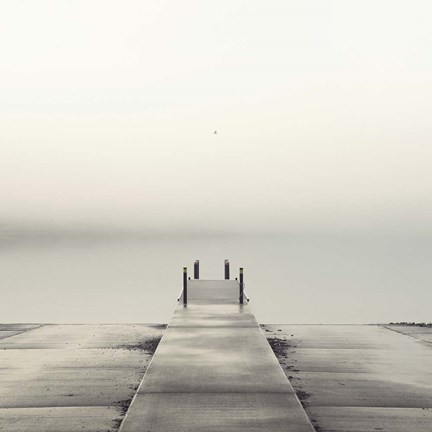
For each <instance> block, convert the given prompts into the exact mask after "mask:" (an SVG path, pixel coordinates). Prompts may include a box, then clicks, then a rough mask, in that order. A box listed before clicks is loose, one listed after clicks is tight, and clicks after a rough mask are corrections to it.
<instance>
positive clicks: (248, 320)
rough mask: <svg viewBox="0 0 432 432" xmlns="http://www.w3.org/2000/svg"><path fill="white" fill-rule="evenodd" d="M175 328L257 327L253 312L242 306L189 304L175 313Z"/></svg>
mask: <svg viewBox="0 0 432 432" xmlns="http://www.w3.org/2000/svg"><path fill="white" fill-rule="evenodd" d="M174 327H177V328H178V327H193V328H201V327H204V328H208V327H218V328H221V327H253V328H256V327H257V321H256V319H255V316H254V315H253V313H252V312H251V310H250V309H249V308H247V307H243V306H242V305H240V304H206V305H201V304H193V303H192V304H189V305H188V306H187V308H184V307H180V308H178V309H176V311H175V312H174V316H173V317H172V320H171V323H170V328H174Z"/></svg>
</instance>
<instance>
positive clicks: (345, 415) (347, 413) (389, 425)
mask: <svg viewBox="0 0 432 432" xmlns="http://www.w3.org/2000/svg"><path fill="white" fill-rule="evenodd" d="M308 411H310V413H311V415H312V416H313V417H314V418H317V419H319V424H320V430H321V431H325V432H377V431H382V432H386V431H387V432H410V431H412V432H418V431H422V432H423V431H430V430H431V424H432V409H428V408H379V407H372V408H371V407H366V408H365V407H310V408H309V409H308Z"/></svg>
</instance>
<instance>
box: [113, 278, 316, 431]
mask: <svg viewBox="0 0 432 432" xmlns="http://www.w3.org/2000/svg"><path fill="white" fill-rule="evenodd" d="M238 295H239V286H238V283H237V282H235V281H201V280H200V281H193V282H189V286H188V305H187V307H184V306H183V305H180V306H179V307H178V308H177V310H176V311H175V313H174V317H173V321H172V324H170V325H169V326H168V329H167V331H166V333H165V335H164V337H163V339H162V342H161V343H160V344H159V347H158V349H157V351H156V353H155V356H154V358H153V360H152V363H151V365H150V366H149V368H148V371H147V373H146V375H145V378H144V380H143V381H142V383H141V385H140V388H139V391H138V394H137V396H136V397H135V399H134V401H133V402H132V405H131V407H130V409H129V411H128V413H127V416H126V418H125V420H124V422H123V424H122V426H121V429H120V430H121V431H122V432H142V431H143V430H147V431H151V432H159V431H160V432H170V431H203V430H205V431H237V432H241V431H270V432H272V431H278V432H280V431H296V432H311V431H312V430H313V429H312V426H311V424H310V422H309V419H308V418H307V416H306V414H305V412H304V410H303V409H302V407H301V405H300V403H299V401H298V399H297V398H296V396H295V393H294V391H293V389H292V387H291V385H290V384H289V382H288V380H287V378H286V376H285V375H284V373H283V371H282V369H281V368H280V366H279V363H278V361H277V359H276V357H275V356H274V354H273V353H272V351H271V349H270V346H269V345H268V343H267V341H266V339H265V337H264V336H263V333H262V331H261V329H260V327H259V326H258V324H257V323H256V320H255V318H254V316H253V314H252V312H251V311H250V309H249V306H248V305H247V304H245V305H243V306H240V305H239V299H238Z"/></svg>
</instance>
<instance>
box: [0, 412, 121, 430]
mask: <svg viewBox="0 0 432 432" xmlns="http://www.w3.org/2000/svg"><path fill="white" fill-rule="evenodd" d="M120 416H121V410H120V408H118V407H79V408H74V407H63V408H18V409H17V408H8V409H4V408H0V431H5V432H6V431H7V432H60V431H61V432H77V431H85V432H101V431H104V432H105V431H111V430H113V429H115V428H116V424H117V423H118V421H117V420H116V419H118V418H119V417H120Z"/></svg>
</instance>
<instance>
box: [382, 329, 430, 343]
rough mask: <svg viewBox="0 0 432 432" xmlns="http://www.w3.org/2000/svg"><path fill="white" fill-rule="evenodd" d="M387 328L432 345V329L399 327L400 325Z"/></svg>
mask: <svg viewBox="0 0 432 432" xmlns="http://www.w3.org/2000/svg"><path fill="white" fill-rule="evenodd" d="M384 327H385V328H388V329H389V330H393V331H396V332H399V333H402V334H405V335H407V336H412V337H414V338H416V339H420V340H422V341H425V342H429V343H431V344H432V328H431V327H420V326H410V325H405V326H398V325H386V326H384Z"/></svg>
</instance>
